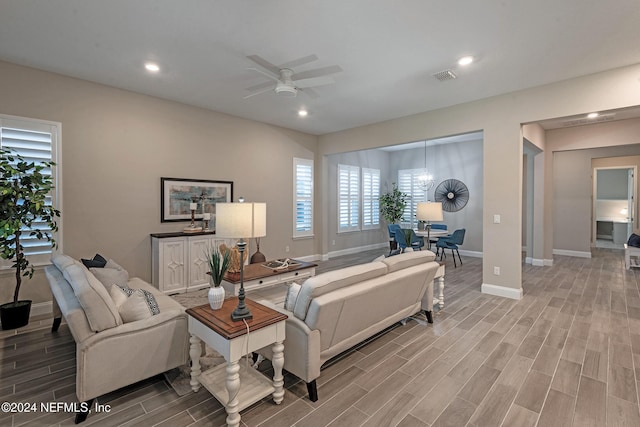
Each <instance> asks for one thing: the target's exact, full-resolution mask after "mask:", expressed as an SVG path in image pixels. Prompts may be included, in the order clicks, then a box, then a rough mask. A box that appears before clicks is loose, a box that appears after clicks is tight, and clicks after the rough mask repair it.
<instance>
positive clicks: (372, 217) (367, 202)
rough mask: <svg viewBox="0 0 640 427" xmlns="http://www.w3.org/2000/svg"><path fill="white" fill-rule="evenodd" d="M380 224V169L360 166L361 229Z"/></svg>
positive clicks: (375, 226) (376, 226)
mask: <svg viewBox="0 0 640 427" xmlns="http://www.w3.org/2000/svg"><path fill="white" fill-rule="evenodd" d="M379 226H380V170H379V169H369V168H362V229H363V230H364V229H372V228H378V227H379Z"/></svg>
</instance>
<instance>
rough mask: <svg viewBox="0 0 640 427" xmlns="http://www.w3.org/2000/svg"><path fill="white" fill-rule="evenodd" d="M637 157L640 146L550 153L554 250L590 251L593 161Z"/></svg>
mask: <svg viewBox="0 0 640 427" xmlns="http://www.w3.org/2000/svg"><path fill="white" fill-rule="evenodd" d="M638 154H640V144H634V145H625V146H619V147H604V148H593V149H585V150H572V151H560V152H555V153H553V206H554V212H553V215H554V227H553V232H554V239H553V248H554V249H556V250H558V249H559V250H568V251H577V252H586V253H588V252H590V251H591V238H592V236H591V234H592V233H591V231H592V227H593V224H592V220H591V218H592V216H591V211H592V208H593V206H592V198H591V197H592V193H593V181H592V180H591V173H592V159H598V158H606V157H611V158H614V157H621V156H635V155H638ZM625 198H626V196H625Z"/></svg>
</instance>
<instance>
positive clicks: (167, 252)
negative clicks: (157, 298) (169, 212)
mask: <svg viewBox="0 0 640 427" xmlns="http://www.w3.org/2000/svg"><path fill="white" fill-rule="evenodd" d="M222 243H225V244H226V245H227V246H233V245H235V243H236V242H235V240H233V239H220V238H216V235H215V234H214V233H181V232H177V233H158V234H152V235H151V254H152V260H151V269H152V272H151V279H152V282H153V286H155V287H156V288H158V289H159V290H160V291H162V292H164V293H166V294H177V293H181V292H191V291H195V290H198V289H202V288H206V287H208V286H209V276H208V275H207V271H209V264H208V262H207V256H206V254H207V249H208V248H209V247H214V246H215V247H219V246H220V244H222Z"/></svg>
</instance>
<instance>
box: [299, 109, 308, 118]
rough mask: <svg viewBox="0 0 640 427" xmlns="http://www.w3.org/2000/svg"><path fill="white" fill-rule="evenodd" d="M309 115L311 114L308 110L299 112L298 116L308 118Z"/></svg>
mask: <svg viewBox="0 0 640 427" xmlns="http://www.w3.org/2000/svg"><path fill="white" fill-rule="evenodd" d="M308 114H309V113H308V112H307V110H304V109H302V110H299V111H298V115H299V116H300V117H306V116H307V115H308Z"/></svg>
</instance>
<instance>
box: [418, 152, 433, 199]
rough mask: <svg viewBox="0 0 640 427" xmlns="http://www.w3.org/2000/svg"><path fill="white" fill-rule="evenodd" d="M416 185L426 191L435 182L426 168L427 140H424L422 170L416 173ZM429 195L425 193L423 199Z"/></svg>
mask: <svg viewBox="0 0 640 427" xmlns="http://www.w3.org/2000/svg"><path fill="white" fill-rule="evenodd" d="M417 181H418V182H417V183H418V186H419V187H420V188H421V189H422V191H424V192H427V191H429V190H431V189H432V188H433V185H434V184H435V180H434V179H433V176H432V175H431V174H430V173H429V170H428V169H427V141H426V140H425V141H424V170H423V171H422V173H421V174H420V175H418V179H417ZM428 199H429V197H428V195H427V194H425V200H428Z"/></svg>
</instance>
